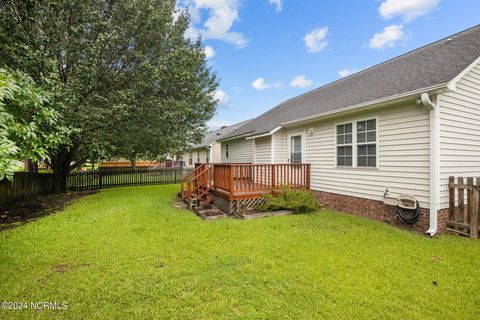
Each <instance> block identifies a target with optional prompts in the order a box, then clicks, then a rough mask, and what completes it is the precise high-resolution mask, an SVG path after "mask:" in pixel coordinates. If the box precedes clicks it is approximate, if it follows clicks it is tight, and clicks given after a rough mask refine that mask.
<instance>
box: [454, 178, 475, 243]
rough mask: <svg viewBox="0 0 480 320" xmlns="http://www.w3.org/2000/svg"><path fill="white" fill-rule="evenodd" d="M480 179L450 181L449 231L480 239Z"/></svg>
mask: <svg viewBox="0 0 480 320" xmlns="http://www.w3.org/2000/svg"><path fill="white" fill-rule="evenodd" d="M479 191H480V178H476V179H475V180H474V179H473V178H467V179H466V183H465V180H464V178H463V177H459V178H458V179H457V182H456V183H455V177H449V179H448V195H449V214H448V220H447V230H448V231H450V232H453V233H456V234H460V235H464V236H468V237H471V238H473V239H478V233H479V231H480V230H479V227H478V212H479V205H480V202H479Z"/></svg>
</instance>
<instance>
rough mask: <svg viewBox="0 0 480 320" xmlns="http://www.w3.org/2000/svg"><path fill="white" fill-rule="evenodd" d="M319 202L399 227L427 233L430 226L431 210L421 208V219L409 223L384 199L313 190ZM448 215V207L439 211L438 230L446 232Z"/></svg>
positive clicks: (337, 209)
mask: <svg viewBox="0 0 480 320" xmlns="http://www.w3.org/2000/svg"><path fill="white" fill-rule="evenodd" d="M313 192H314V194H315V196H316V198H317V200H318V202H320V203H321V204H322V205H324V206H325V207H327V208H329V209H332V210H336V211H343V212H347V213H351V214H354V215H357V216H360V217H364V218H368V219H372V220H378V221H383V222H386V223H389V224H392V225H394V226H397V227H401V228H405V229H409V230H415V231H418V232H422V233H425V232H426V231H427V230H428V228H429V224H430V222H429V219H430V217H429V215H430V210H429V209H427V208H420V219H419V220H418V222H417V223H415V224H414V225H409V224H406V223H404V222H402V221H401V220H400V218H399V217H398V216H397V207H396V206H387V205H386V204H384V203H383V202H382V201H377V200H371V199H365V198H359V197H352V196H346V195H341V194H338V193H329V192H323V191H313ZM447 217H448V209H442V210H439V211H438V232H444V231H445V228H446V221H447Z"/></svg>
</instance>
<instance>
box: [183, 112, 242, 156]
mask: <svg viewBox="0 0 480 320" xmlns="http://www.w3.org/2000/svg"><path fill="white" fill-rule="evenodd" d="M249 121H251V119H250V120H246V121H243V122H239V123H237V124H233V125H231V126H228V127H222V128H220V129H218V130H215V131H209V132H207V134H206V135H205V137H204V138H203V140H202V142H201V143H199V144H196V145H193V146H192V149H198V148H204V147H206V146H209V145H211V144H212V143H214V142H215V141H217V140H219V139H221V138H222V137H223V136H225V135H226V134H228V133H230V132H232V131H234V130H236V129H240V128H241V127H242V126H243V125H245V124H247V123H248V122H249Z"/></svg>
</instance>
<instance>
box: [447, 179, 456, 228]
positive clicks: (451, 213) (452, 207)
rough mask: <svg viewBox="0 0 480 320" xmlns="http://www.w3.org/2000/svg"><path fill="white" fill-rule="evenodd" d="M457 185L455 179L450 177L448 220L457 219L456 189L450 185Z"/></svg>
mask: <svg viewBox="0 0 480 320" xmlns="http://www.w3.org/2000/svg"><path fill="white" fill-rule="evenodd" d="M454 183H455V177H452V176H451V177H448V184H449V185H448V220H450V221H453V219H454V217H455V188H453V187H452V186H450V184H454Z"/></svg>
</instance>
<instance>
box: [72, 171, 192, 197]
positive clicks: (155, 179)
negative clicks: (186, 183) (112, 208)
mask: <svg viewBox="0 0 480 320" xmlns="http://www.w3.org/2000/svg"><path fill="white" fill-rule="evenodd" d="M190 171H191V170H189V169H183V168H172V169H102V170H91V171H78V172H71V173H70V174H69V175H68V179H67V187H68V189H69V190H73V191H76V190H90V189H102V188H113V187H126V186H148V185H155V184H170V183H178V182H181V181H182V180H183V178H184V177H185V176H186V175H188V174H189V173H190Z"/></svg>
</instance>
